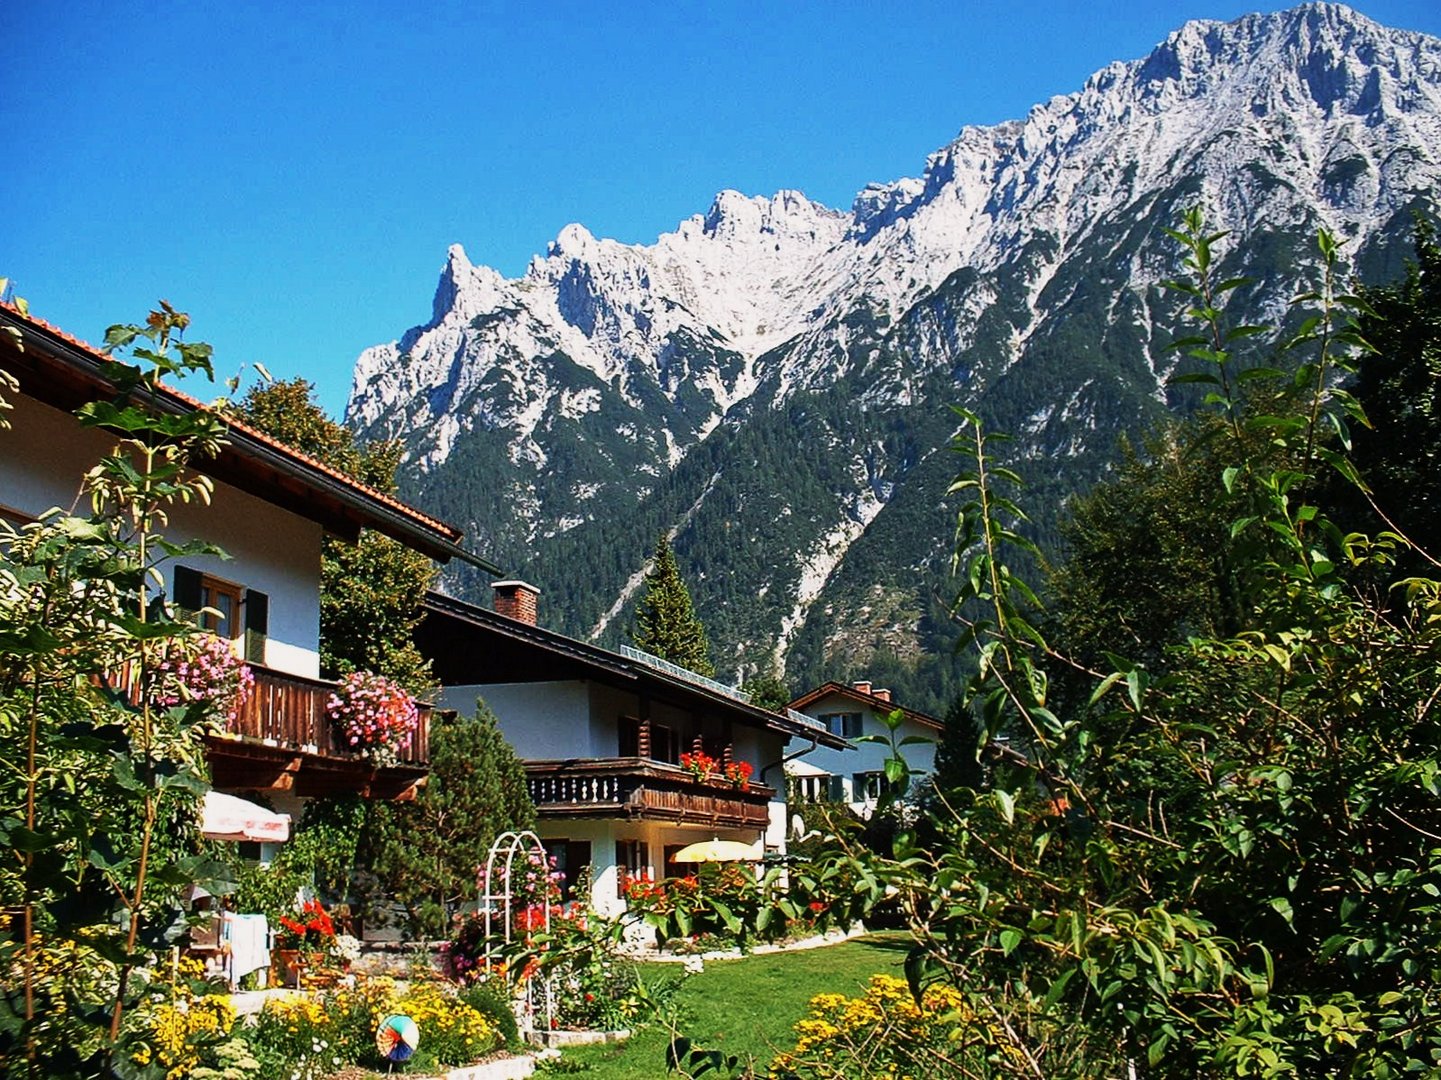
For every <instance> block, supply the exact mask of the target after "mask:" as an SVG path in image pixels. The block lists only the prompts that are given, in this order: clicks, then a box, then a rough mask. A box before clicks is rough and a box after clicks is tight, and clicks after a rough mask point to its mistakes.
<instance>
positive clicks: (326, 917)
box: [275, 900, 335, 952]
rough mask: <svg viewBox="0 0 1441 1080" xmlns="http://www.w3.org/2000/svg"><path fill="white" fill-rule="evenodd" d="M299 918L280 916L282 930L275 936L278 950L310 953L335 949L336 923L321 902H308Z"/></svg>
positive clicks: (301, 906) (302, 906)
mask: <svg viewBox="0 0 1441 1080" xmlns="http://www.w3.org/2000/svg"><path fill="white" fill-rule="evenodd" d="M296 915H298V916H299V917H298V918H294V919H292V918H291V917H290V916H288V915H282V916H280V930H279V931H278V932H277V933H276V935H275V946H276V948H278V949H301V950H304V951H309V952H320V951H326V952H328V951H330V950H331V949H333V948H334V947H335V923H334V921H333V920H332V919H331V918H330V913H329V912H327V911H326V910H325V905H324V904H322V903H321V902H320V901H319V900H307V901H305V903H303V904H301V905H300V910H299V911H298V912H296Z"/></svg>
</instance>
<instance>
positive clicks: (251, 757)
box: [206, 664, 432, 799]
mask: <svg viewBox="0 0 1441 1080" xmlns="http://www.w3.org/2000/svg"><path fill="white" fill-rule="evenodd" d="M250 671H251V674H253V675H254V676H255V685H254V686H253V687H252V688H251V691H250V694H249V696H248V697H247V698H246V700H245V702H244V704H243V705H241V707H240V709H239V710H238V712H237V713H236V715H235V716H234V717H233V718H232V719H231V720H230V721H229V722H228V723H227V724H226V727H225V732H224V734H221V735H215V736H211V737H210V738H209V739H207V740H206V750H207V757H208V759H209V761H210V771H211V778H212V783H214V785H215V786H216V787H218V788H230V789H240V790H251V791H290V792H293V793H294V794H296V795H329V794H335V793H338V792H347V791H353V792H358V793H359V794H361V795H362V796H364V797H366V798H381V799H397V798H399V799H404V798H411V797H414V793H415V788H416V785H417V784H418V782H419V781H420V780H422V779H423V778H424V777H425V774H426V771H427V763H428V762H429V760H430V718H431V711H432V710H431V707H430V706H429V705H421V706H420V726H419V727H418V728H417V730H416V733H415V738H413V739H412V740H411V744H410V746H409V747H407V748H406V749H405V750H402V751H401V752H400V755H399V756H400V761H399V762H398V764H396V765H393V766H388V767H386V768H376V767H375V765H374V764H373V763H372V762H371V761H370V760H368V759H367V758H365V757H362V756H361V755H360V754H357V753H355V752H354V751H352V750H351V749H350V748H349V747H348V746H345V745H343V744H342V742H341V738H340V734H339V732H338V731H337V730H336V727H335V725H334V724H333V723H331V721H330V718H329V717H328V716H327V715H326V712H325V703H326V700H327V699H328V698H329V697H330V693H331V691H332V690H334V689H335V685H336V684H335V683H332V682H326V681H325V680H323V679H308V678H305V677H304V676H300V675H290V674H287V673H285V672H280V671H274V670H272V669H270V668H265V667H260V666H258V665H255V664H252V665H250Z"/></svg>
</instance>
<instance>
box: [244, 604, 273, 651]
mask: <svg viewBox="0 0 1441 1080" xmlns="http://www.w3.org/2000/svg"><path fill="white" fill-rule="evenodd" d="M269 633H270V597H268V596H266V595H265V593H263V592H260V591H259V590H258V589H246V590H245V659H246V660H248V661H249V662H250V663H252V664H263V663H265V639H266V637H267V635H268V634H269Z"/></svg>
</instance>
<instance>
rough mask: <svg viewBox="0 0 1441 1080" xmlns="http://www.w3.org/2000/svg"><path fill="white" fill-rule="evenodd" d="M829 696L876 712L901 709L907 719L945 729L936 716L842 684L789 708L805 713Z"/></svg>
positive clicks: (828, 685)
mask: <svg viewBox="0 0 1441 1080" xmlns="http://www.w3.org/2000/svg"><path fill="white" fill-rule="evenodd" d="M827 694H839V695H841V696H842V697H848V698H850V699H851V700H852V701H857V702H859V703H860V704H862V705H869V706H870V707H871V708H872V709H873V710H874V711H875V712H881V713H889V712H892V711H894V710H896V709H900V710H901V712H903V713H905V715H906V718H907V719H909V720H912V721H914V722H915V723H918V724H921V725H923V726H925V727H930V728H935V729H936V730H937V731H939V730H940V729H941V728H943V727H945V724H943V723H942V722H941V721H940V720H937V719H936V718H935V717H934V716H929V715H927V714H926V713H923V712H917V711H916V710H915V709H907V708H906V707H905V706H904V705H899V704H897V703H896V702H894V701H892V700H891V699H889V698H883V697H877V696H876V695H875V694H868V693H866V692H865V691H863V690H857V689H856V688H855V687H854V686H848V685H846V684H845V683H841V682H828V683H824V684H822V685H821V686H818V687H816V688H815V689H814V690H812V691H810V692H809V693H806V694H802V695H801V696H800V697H798V698H796V699H795V700H794V701H792V702H791V703H790V705H789V706H787V707H788V708H791V709H795V710H796V711H797V712H804V711H805V709H806V707H807V706H808V705H811V704H814V703H815V702H817V701H819V700H820V699H821V698H823V697H825V696H826V695H827Z"/></svg>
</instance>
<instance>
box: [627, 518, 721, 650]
mask: <svg viewBox="0 0 1441 1080" xmlns="http://www.w3.org/2000/svg"><path fill="white" fill-rule="evenodd" d="M631 638H632V639H633V640H634V641H635V643H636V646H637V647H638V648H641V649H644V650H645V651H646V652H648V653H652V654H654V655H655V656H659V657H660V658H661V659H662V660H669V661H670V662H671V663H672V664H679V665H680V666H681V667H683V668H685V669H686V670H688V671H694V672H695V673H696V674H697V675H705V676H711V675H714V674H715V665H714V664H712V663H711V661H710V642H709V641H708V640H707V639H706V633H705V627H704V626H702V625H701V621H700V619H699V618H697V617H696V613H695V608H694V606H693V605H692V604H691V599H690V591H689V590H688V589H687V588H686V587H685V582H684V581H682V580H681V577H680V569H679V568H678V567H677V566H676V562H675V552H673V551H672V550H671V547H670V540H669V539H667V537H666V535H665V534H664V533H662V534H661V535H660V536H659V537H658V538H657V540H656V542H655V558H654V562H653V565H652V566H651V570H650V573H648V574H646V576H645V595H644V596H643V597H641V600H640V603H639V604H637V605H636V609H635V630H634V631H633V632H632V633H631Z"/></svg>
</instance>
